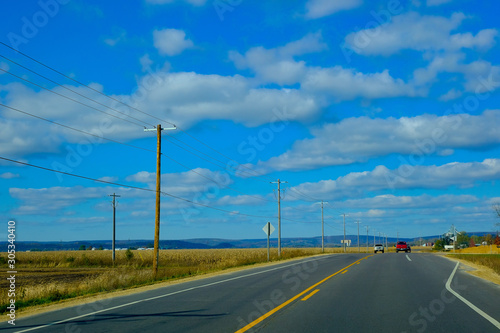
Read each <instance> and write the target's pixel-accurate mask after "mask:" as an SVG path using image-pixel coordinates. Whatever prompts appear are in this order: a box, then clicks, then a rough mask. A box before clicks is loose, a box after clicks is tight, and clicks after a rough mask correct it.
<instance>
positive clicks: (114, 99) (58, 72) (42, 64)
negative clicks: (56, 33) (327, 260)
mask: <svg viewBox="0 0 500 333" xmlns="http://www.w3.org/2000/svg"><path fill="white" fill-rule="evenodd" d="M0 44H1V45H3V46H5V47H7V48H9V49H11V50H12V51H15V52H17V53H18V54H21V55H22V56H24V57H26V58H28V59H30V60H31V61H33V62H35V63H37V64H39V65H41V66H43V67H45V68H47V69H49V70H51V71H53V72H55V73H57V74H59V75H61V76H63V77H65V78H67V79H69V80H71V81H73V82H75V83H77V84H79V85H82V86H84V87H86V88H88V89H90V90H92V91H94V92H96V93H98V94H100V95H102V96H104V97H107V98H109V99H111V100H113V101H115V102H118V103H120V104H121V105H124V106H126V107H128V108H130V109H133V110H135V111H137V112H140V113H142V114H144V115H147V116H149V117H152V118H154V119H157V120H161V121H162V122H166V123H168V124H171V125H174V124H173V123H172V122H169V121H167V120H164V119H161V118H158V117H156V116H154V115H152V114H149V113H147V112H144V111H142V110H140V109H138V108H136V107H133V106H131V105H129V104H127V103H125V102H123V101H120V100H118V99H116V98H114V97H112V96H109V95H107V94H104V93H103V92H101V91H99V90H97V89H94V88H92V87H91V86H89V85H86V84H85V83H83V82H80V81H78V80H76V79H74V78H72V77H70V76H68V75H66V74H64V73H62V72H60V71H58V70H56V69H55V68H53V67H51V66H48V65H46V64H44V63H43V62H41V61H39V60H37V59H35V58H33V57H31V56H29V55H27V54H25V53H23V52H21V51H19V50H16V49H15V48H13V47H11V46H9V45H8V44H6V43H4V42H1V41H0ZM4 58H5V59H7V60H9V61H11V60H10V59H8V58H6V57H4ZM13 63H16V62H13ZM16 64H17V63H16ZM18 65H19V64H18ZM19 66H21V67H23V68H26V69H27V70H29V69H28V68H27V67H25V66H22V65H19ZM29 71H31V72H33V73H35V74H37V75H39V76H42V75H40V74H38V73H36V72H35V71H32V70H29ZM42 77H44V76H42ZM48 80H49V81H51V80H50V79H48ZM28 82H29V81H28ZM51 82H54V81H51ZM56 84H58V83H56ZM58 85H60V84H58ZM60 86H61V85H60ZM41 88H42V87H41ZM49 91H50V90H49ZM91 100H92V99H91ZM96 103H98V102H96ZM95 110H97V111H99V110H98V109H95ZM113 110H114V111H116V112H119V113H120V111H117V110H115V109H113ZM99 112H103V111H99ZM106 114H107V113H106ZM124 115H126V116H128V117H131V116H129V115H127V114H124ZM118 118H119V117H118ZM131 118H133V117H131ZM119 119H122V118H119ZM123 120H125V119H123ZM141 122H144V121H141ZM144 123H146V122H144ZM146 124H147V123H146ZM148 125H151V126H154V125H152V124H148ZM177 128H178V129H179V130H180V131H182V132H183V133H185V134H186V135H188V136H189V137H191V138H193V139H194V140H196V141H197V142H199V143H201V144H202V145H204V146H206V147H207V148H209V149H211V150H212V151H214V152H216V153H218V154H219V155H221V156H224V157H225V158H227V159H229V160H230V161H233V162H235V163H236V164H238V165H239V166H240V167H242V168H245V169H247V170H249V171H252V172H254V173H256V172H255V171H254V170H252V169H251V168H249V167H247V166H246V165H243V164H241V163H239V162H237V161H235V160H233V159H231V158H230V157H228V156H226V155H225V154H223V153H221V152H219V151H218V150H216V149H214V148H212V147H210V146H209V145H207V144H205V143H204V142H202V141H201V140H199V139H197V138H196V137H194V136H193V135H191V134H189V133H187V132H186V131H184V130H183V129H181V128H179V127H178V126H177ZM179 141H180V140H179ZM253 176H257V177H266V176H264V175H259V174H255V175H253ZM266 178H267V179H268V180H271V178H269V177H266Z"/></svg>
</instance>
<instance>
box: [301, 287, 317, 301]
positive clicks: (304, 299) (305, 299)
mask: <svg viewBox="0 0 500 333" xmlns="http://www.w3.org/2000/svg"><path fill="white" fill-rule="evenodd" d="M318 291H319V289H316V290H315V291H313V292H312V293H310V294H309V295H307V296H306V297H304V298H303V299H301V301H307V300H308V299H309V298H310V297H311V296H312V295H314V294H316V293H317V292H318Z"/></svg>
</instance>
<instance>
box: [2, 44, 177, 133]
mask: <svg viewBox="0 0 500 333" xmlns="http://www.w3.org/2000/svg"><path fill="white" fill-rule="evenodd" d="M0 44H2V45H3V46H5V47H7V48H9V49H11V50H13V51H15V52H17V53H19V54H21V55H22V56H24V57H26V58H28V59H30V60H31V61H34V62H36V63H37V64H39V65H41V66H43V67H45V68H47V69H50V70H51V71H53V72H55V73H57V74H59V75H61V76H63V77H65V78H67V79H68V80H71V81H73V82H75V83H78V84H79V85H82V86H84V87H87V88H88V89H90V90H92V91H94V92H96V93H98V94H100V95H102V96H104V97H107V98H109V99H111V100H113V101H115V102H118V103H120V104H122V105H124V106H127V107H129V108H131V109H133V110H136V111H138V112H140V113H142V114H145V115H147V116H150V117H152V118H154V119H156V120H161V121H163V122H166V123H168V124H170V125H174V124H173V123H171V122H169V121H166V120H163V119H160V118H157V117H156V116H153V115H151V114H149V113H146V112H144V111H142V110H139V109H137V108H135V107H133V106H130V105H128V104H127V103H124V102H122V101H120V100H119V99H116V98H114V97H111V96H109V95H106V94H105V93H103V92H101V91H99V90H97V89H94V88H92V87H91V86H89V85H86V84H85V83H83V82H80V81H78V80H76V79H74V78H72V77H70V76H68V75H66V74H64V73H62V72H60V71H58V70H57V69H55V68H53V67H50V66H48V65H46V64H44V63H43V62H41V61H39V60H36V59H35V58H33V57H30V56H29V55H27V54H26V53H23V52H21V51H19V50H16V49H15V48H13V47H11V46H10V45H7V44H5V43H4V42H1V41H0Z"/></svg>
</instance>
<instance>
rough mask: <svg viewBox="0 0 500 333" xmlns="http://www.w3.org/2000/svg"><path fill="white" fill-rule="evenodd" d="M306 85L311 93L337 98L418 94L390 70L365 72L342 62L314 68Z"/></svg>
mask: <svg viewBox="0 0 500 333" xmlns="http://www.w3.org/2000/svg"><path fill="white" fill-rule="evenodd" d="M302 88H303V89H304V90H305V91H307V92H309V93H311V94H313V93H314V94H319V95H323V96H326V97H327V98H329V99H333V100H334V101H336V102H340V101H346V100H352V99H355V98H366V99H377V98H387V97H397V96H416V95H417V94H418V93H417V92H416V91H415V90H414V88H413V87H412V86H410V85H408V84H406V83H405V82H404V81H403V80H401V79H395V78H393V77H392V76H391V75H390V74H389V71H388V70H384V71H382V72H380V73H370V74H365V73H361V72H358V71H356V70H354V69H345V68H342V67H340V66H335V67H333V68H316V69H311V70H310V71H309V72H308V73H307V76H306V78H305V79H304V81H303V83H302Z"/></svg>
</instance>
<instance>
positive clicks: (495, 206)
mask: <svg viewBox="0 0 500 333" xmlns="http://www.w3.org/2000/svg"><path fill="white" fill-rule="evenodd" d="M493 210H494V211H495V213H496V214H497V217H500V203H498V202H497V203H495V204H493ZM497 225H500V223H497Z"/></svg>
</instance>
